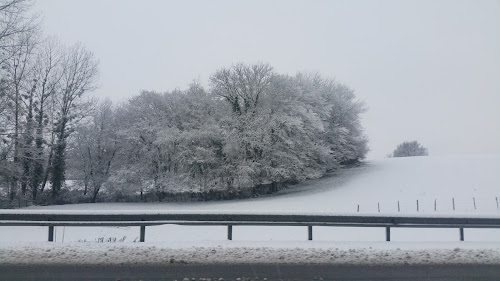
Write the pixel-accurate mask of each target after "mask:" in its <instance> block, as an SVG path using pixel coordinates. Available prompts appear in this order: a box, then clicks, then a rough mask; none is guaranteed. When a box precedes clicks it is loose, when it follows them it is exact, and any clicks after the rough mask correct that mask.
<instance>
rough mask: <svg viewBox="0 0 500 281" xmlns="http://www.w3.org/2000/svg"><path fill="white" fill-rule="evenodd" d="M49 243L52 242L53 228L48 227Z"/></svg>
mask: <svg viewBox="0 0 500 281" xmlns="http://www.w3.org/2000/svg"><path fill="white" fill-rule="evenodd" d="M49 242H54V226H53V225H49Z"/></svg>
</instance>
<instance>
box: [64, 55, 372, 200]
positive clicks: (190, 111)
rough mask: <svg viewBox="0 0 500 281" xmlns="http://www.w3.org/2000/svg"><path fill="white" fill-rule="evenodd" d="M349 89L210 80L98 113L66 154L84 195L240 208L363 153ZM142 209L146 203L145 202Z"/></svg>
mask: <svg viewBox="0 0 500 281" xmlns="http://www.w3.org/2000/svg"><path fill="white" fill-rule="evenodd" d="M364 110H365V107H364V105H363V103H362V102H360V101H358V100H357V99H356V97H355V95H354V93H353V91H352V90H351V89H349V88H348V87H347V86H345V85H342V84H340V83H337V82H335V81H333V80H330V79H324V78H322V77H320V76H319V75H305V74H298V75H296V76H288V75H281V74H278V73H276V72H275V71H274V70H273V68H272V67H271V66H269V65H267V64H254V65H245V64H236V65H234V66H232V67H229V68H222V69H220V70H218V71H216V72H215V73H214V74H213V75H212V76H211V78H210V87H209V88H208V89H205V88H204V87H202V86H201V85H200V83H197V82H193V83H192V84H191V85H190V86H189V88H188V89H187V90H184V91H181V90H174V91H172V92H166V93H156V92H148V91H145V92H142V93H141V94H140V95H139V96H136V97H134V98H132V99H130V100H129V101H128V102H127V103H125V104H122V105H120V106H112V104H111V103H110V102H109V101H105V102H102V103H101V104H100V105H98V106H97V107H95V108H94V111H93V113H92V114H91V115H90V116H89V118H88V119H87V121H86V122H81V123H80V125H79V126H78V127H77V128H76V130H75V134H74V137H73V140H74V142H72V145H70V147H71V154H72V157H71V158H72V159H74V161H73V164H74V169H73V172H70V173H72V176H71V178H72V179H78V182H81V183H82V184H81V186H82V187H83V192H84V193H85V194H89V195H88V196H89V198H90V201H92V202H94V201H95V200H96V199H97V196H98V194H99V193H100V192H102V191H103V190H105V191H106V192H105V194H106V195H107V196H109V195H110V194H114V195H113V198H114V199H115V200H116V199H117V198H119V197H126V196H129V197H130V196H132V195H134V194H135V195H136V196H140V195H143V194H149V195H153V196H154V198H155V200H162V199H164V197H166V196H167V197H172V196H178V195H187V194H188V195H189V196H190V197H193V196H194V197H196V198H197V199H202V200H210V199H221V198H241V197H248V196H252V195H255V194H258V193H259V191H263V190H264V191H265V192H273V191H276V190H277V189H278V187H280V186H281V184H282V183H289V182H298V181H302V180H304V179H307V178H317V177H320V176H322V175H324V174H325V173H326V172H328V171H332V170H335V169H338V168H340V167H343V166H346V165H352V164H355V163H357V162H358V161H359V160H360V159H362V158H363V157H364V156H365V154H366V153H367V151H368V147H367V138H366V136H365V135H364V134H363V130H362V128H361V125H360V116H359V115H360V113H362V112H363V111H364ZM143 199H144V198H143Z"/></svg>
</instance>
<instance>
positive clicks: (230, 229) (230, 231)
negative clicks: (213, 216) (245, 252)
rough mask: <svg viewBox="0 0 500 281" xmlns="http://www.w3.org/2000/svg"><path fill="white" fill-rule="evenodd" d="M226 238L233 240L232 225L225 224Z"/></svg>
mask: <svg viewBox="0 0 500 281" xmlns="http://www.w3.org/2000/svg"><path fill="white" fill-rule="evenodd" d="M227 240H233V226H232V225H230V224H228V225H227Z"/></svg>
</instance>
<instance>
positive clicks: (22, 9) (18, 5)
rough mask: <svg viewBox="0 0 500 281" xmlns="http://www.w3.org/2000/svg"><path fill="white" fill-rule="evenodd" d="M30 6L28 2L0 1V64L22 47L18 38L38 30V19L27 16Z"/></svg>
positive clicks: (26, 0) (21, 0)
mask: <svg viewBox="0 0 500 281" xmlns="http://www.w3.org/2000/svg"><path fill="white" fill-rule="evenodd" d="M31 6H32V1H30V0H0V64H1V63H3V62H4V61H5V60H8V59H10V58H11V56H12V55H13V54H15V53H17V52H18V50H19V49H20V48H22V47H23V46H24V45H23V43H24V42H23V41H19V40H17V37H18V36H20V35H21V34H24V33H31V32H36V30H37V29H38V18H37V17H36V16H33V15H29V10H30V8H31Z"/></svg>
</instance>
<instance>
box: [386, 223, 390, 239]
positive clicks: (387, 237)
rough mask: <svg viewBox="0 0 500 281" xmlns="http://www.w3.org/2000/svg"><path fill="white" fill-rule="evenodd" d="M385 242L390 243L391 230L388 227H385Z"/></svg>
mask: <svg viewBox="0 0 500 281" xmlns="http://www.w3.org/2000/svg"><path fill="white" fill-rule="evenodd" d="M385 241H391V228H390V227H389V226H386V227H385Z"/></svg>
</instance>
